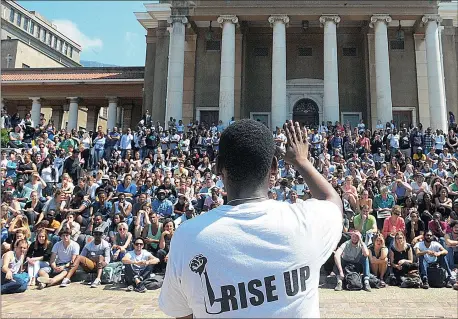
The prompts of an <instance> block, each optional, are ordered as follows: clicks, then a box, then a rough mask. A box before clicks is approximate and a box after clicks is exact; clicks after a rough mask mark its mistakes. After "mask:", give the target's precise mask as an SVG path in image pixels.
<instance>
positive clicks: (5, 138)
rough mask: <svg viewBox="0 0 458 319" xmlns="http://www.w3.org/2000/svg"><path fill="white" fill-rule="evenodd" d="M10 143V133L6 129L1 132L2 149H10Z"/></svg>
mask: <svg viewBox="0 0 458 319" xmlns="http://www.w3.org/2000/svg"><path fill="white" fill-rule="evenodd" d="M9 141H10V138H9V133H8V130H7V129H6V128H2V131H1V144H2V147H8V142H9Z"/></svg>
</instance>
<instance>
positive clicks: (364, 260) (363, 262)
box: [158, 256, 371, 280]
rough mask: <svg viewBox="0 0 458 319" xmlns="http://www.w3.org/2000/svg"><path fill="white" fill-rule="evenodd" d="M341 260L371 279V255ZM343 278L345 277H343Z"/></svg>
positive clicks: (336, 270) (343, 264)
mask: <svg viewBox="0 0 458 319" xmlns="http://www.w3.org/2000/svg"><path fill="white" fill-rule="evenodd" d="M158 258H159V257H158ZM340 262H341V265H342V270H343V271H344V273H345V266H346V265H349V264H353V265H355V268H356V271H358V272H361V270H362V272H363V276H364V280H366V279H369V275H370V271H371V268H370V265H369V257H364V256H361V257H360V259H359V260H355V261H348V260H345V259H341V261H340ZM333 271H334V273H335V274H339V270H338V269H337V265H336V266H334V270H333ZM341 279H343V278H341Z"/></svg>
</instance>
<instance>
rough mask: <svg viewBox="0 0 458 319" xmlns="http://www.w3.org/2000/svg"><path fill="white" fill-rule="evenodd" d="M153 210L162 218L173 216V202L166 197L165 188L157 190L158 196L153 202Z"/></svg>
mask: <svg viewBox="0 0 458 319" xmlns="http://www.w3.org/2000/svg"><path fill="white" fill-rule="evenodd" d="M152 208H153V212H155V213H156V214H157V215H158V216H159V217H160V218H164V217H173V216H174V213H173V204H172V202H171V201H170V200H168V199H167V198H166V194H165V190H163V189H159V190H158V191H157V198H156V199H155V200H154V201H153V203H152Z"/></svg>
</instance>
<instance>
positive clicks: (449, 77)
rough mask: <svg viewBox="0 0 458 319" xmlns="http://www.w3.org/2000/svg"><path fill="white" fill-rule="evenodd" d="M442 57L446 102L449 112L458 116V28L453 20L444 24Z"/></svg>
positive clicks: (448, 20) (445, 21) (446, 20)
mask: <svg viewBox="0 0 458 319" xmlns="http://www.w3.org/2000/svg"><path fill="white" fill-rule="evenodd" d="M442 25H443V26H444V30H443V31H442V39H441V44H442V57H443V59H442V60H443V70H444V78H445V101H446V106H447V111H451V112H453V114H455V116H456V115H457V114H458V89H457V88H458V56H457V55H458V52H457V50H456V49H455V48H456V43H458V42H457V41H458V39H457V35H458V33H457V28H455V27H454V26H453V20H452V19H445V20H444V21H443V22H442Z"/></svg>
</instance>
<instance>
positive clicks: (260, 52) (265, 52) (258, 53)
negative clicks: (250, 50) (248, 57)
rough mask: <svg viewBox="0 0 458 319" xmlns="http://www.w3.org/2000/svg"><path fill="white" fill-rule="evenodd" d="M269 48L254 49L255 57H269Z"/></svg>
mask: <svg viewBox="0 0 458 319" xmlns="http://www.w3.org/2000/svg"><path fill="white" fill-rule="evenodd" d="M268 55H269V48H254V56H268Z"/></svg>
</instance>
